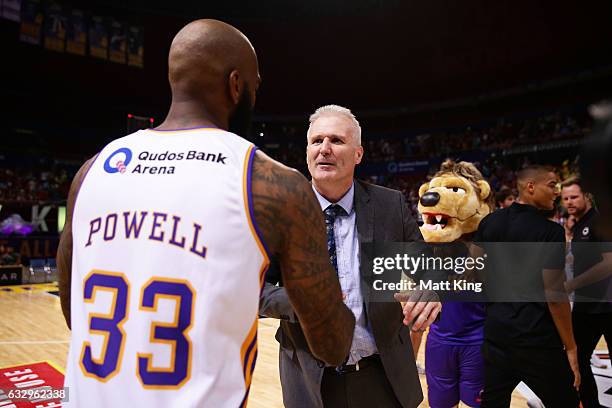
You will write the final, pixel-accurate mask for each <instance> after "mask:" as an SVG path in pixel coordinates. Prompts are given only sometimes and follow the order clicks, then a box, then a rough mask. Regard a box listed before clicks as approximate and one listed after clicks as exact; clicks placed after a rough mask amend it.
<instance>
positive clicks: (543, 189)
mask: <svg viewBox="0 0 612 408" xmlns="http://www.w3.org/2000/svg"><path fill="white" fill-rule="evenodd" d="M557 185H558V178H557V175H556V174H555V173H554V169H552V168H550V167H546V166H530V167H527V168H525V169H523V170H521V171H520V172H519V173H518V190H519V197H518V199H517V201H515V203H514V204H512V205H511V206H510V207H508V208H504V209H501V210H498V211H495V212H493V213H491V214H489V215H488V216H487V217H485V218H484V219H483V220H482V221H481V223H480V226H479V228H478V231H477V233H476V236H475V240H474V242H475V243H477V244H478V245H479V246H482V247H484V248H485V249H486V248H487V247H490V248H496V251H491V252H489V251H488V250H487V254H488V255H489V260H488V264H490V265H494V268H493V269H492V270H488V271H487V276H486V281H485V284H488V283H489V282H493V283H494V285H493V286H496V285H497V287H498V295H499V294H500V293H502V294H503V288H504V287H506V286H512V285H514V286H515V288H514V292H513V293H514V295H511V296H516V294H517V293H518V292H517V290H516V282H517V281H521V284H522V285H525V283H524V282H529V283H530V285H531V286H529V287H528V286H523V288H524V289H525V291H527V292H529V291H531V292H532V293H533V292H534V291H535V292H538V293H541V296H540V298H542V300H544V299H546V300H547V301H546V302H544V301H542V302H539V303H538V302H532V301H527V302H520V303H519V302H518V301H514V300H513V299H514V298H512V299H504V300H512V302H508V301H499V300H500V297H499V296H498V297H497V299H495V298H494V299H491V295H489V298H490V301H491V303H489V305H488V306H487V318H486V320H485V342H484V344H483V354H484V358H485V386H484V391H483V394H482V408H490V407H496V408H497V407H509V406H510V400H511V394H512V390H513V389H514V388H515V387H516V386H517V385H518V383H519V382H521V381H523V382H525V383H526V384H527V385H528V386H529V387H530V388H531V389H532V390H533V391H534V392H535V393H536V394H537V395H538V396H539V397H540V398H541V399H542V401H543V403H544V404H545V405H546V406H547V407H554V408H563V407H572V408H573V407H577V406H578V404H579V401H578V394H577V392H576V389H577V388H578V386H579V384H580V373H579V370H578V361H577V351H576V343H575V342H574V336H573V333H572V321H571V312H570V305H569V301H568V300H567V296H566V295H565V294H564V293H563V280H564V276H565V275H564V272H563V268H564V264H565V259H564V250H565V234H564V231H563V227H561V226H560V225H558V224H556V223H554V222H552V221H549V220H547V219H546V216H545V215H544V214H543V213H542V212H541V210H550V209H552V208H553V206H554V202H555V199H556V198H557V196H558V195H559V191H558V187H557ZM495 242H509V243H514V242H519V243H520V242H526V243H530V244H520V245H522V246H523V248H525V247H537V244H531V243H548V244H541V245H546V248H547V251H539V252H538V251H535V256H536V259H538V261H537V262H534V257H533V256H528V255H532V254H516V255H513V256H512V258H511V260H510V261H509V262H508V261H507V262H505V263H504V262H503V261H501V259H500V257H503V256H501V255H502V254H503V255H506V256H507V252H509V251H512V250H513V248H515V247H516V245H514V244H511V245H504V246H503V247H502V246H501V245H500V244H493V245H487V243H495ZM555 243H558V245H557V244H555ZM551 248H552V250H551ZM533 252H534V251H531V253H533ZM495 253H497V254H498V255H495ZM521 255H524V256H521ZM506 259H507V258H506ZM500 281H503V282H504V283H503V284H502V285H501V289H502V290H501V291H499V288H500V285H499V282H500ZM551 282H554V283H555V284H554V286H555V287H556V288H557V290H558V291H559V292H557V293H563V295H562V296H561V298H560V299H559V298H556V299H554V300H552V299H551V300H549V298H548V297H546V298H545V296H544V294H545V293H548V292H545V288H546V289H551V288H552V289H555V288H554V287H552V286H553V285H552V284H551ZM509 290H510V289H509ZM494 292H495V290H494ZM493 296H494V297H495V295H493ZM517 297H518V296H517ZM534 300H535V299H534Z"/></svg>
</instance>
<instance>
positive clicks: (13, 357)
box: [0, 287, 601, 408]
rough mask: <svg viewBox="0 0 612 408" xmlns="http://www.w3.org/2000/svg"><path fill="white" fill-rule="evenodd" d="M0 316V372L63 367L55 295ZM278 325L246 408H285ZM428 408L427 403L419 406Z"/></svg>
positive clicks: (10, 295)
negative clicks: (41, 364)
mask: <svg viewBox="0 0 612 408" xmlns="http://www.w3.org/2000/svg"><path fill="white" fill-rule="evenodd" d="M43 288H45V287H43ZM15 292H17V293H15ZM0 311H2V312H1V313H2V317H3V318H2V319H0V367H6V366H13V365H19V364H25V363H31V362H36V361H46V360H48V361H51V362H53V363H55V365H56V366H58V367H61V368H64V367H66V358H67V354H68V341H69V338H70V331H69V330H68V328H67V327H66V324H65V322H64V317H63V315H62V312H61V308H60V302H59V298H58V297H57V296H54V295H51V294H49V293H47V292H45V291H44V290H40V289H39V288H37V287H34V290H15V291H13V292H4V291H0ZM277 326H278V322H277V321H275V320H272V319H260V322H259V334H258V338H259V352H258V359H257V365H256V367H255V374H254V377H253V384H252V387H251V394H250V398H249V407H254V408H281V407H283V404H282V397H281V388H280V380H279V375H278V344H277V343H276V340H275V339H274V333H275V332H276V328H277ZM423 344H424V341H423ZM600 346H601V344H600ZM418 360H419V362H420V363H421V364H423V361H424V347H421V350H420V352H419V358H418ZM420 378H421V385H422V387H423V390H424V394H427V393H426V392H425V390H426V383H425V376H423V375H421V376H420ZM427 406H428V404H427V400H425V401H424V402H423V403H422V404H421V405H420V407H427ZM511 407H512V408H519V407H521V408H524V407H527V403H526V401H525V399H524V398H522V397H521V396H520V395H519V394H518V393H517V392H516V391H515V393H514V395H513V398H512V405H511Z"/></svg>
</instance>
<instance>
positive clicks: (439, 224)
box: [419, 160, 494, 242]
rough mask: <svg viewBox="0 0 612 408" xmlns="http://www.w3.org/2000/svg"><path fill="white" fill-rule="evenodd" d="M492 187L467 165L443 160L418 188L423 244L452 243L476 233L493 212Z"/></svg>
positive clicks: (475, 170) (471, 165)
mask: <svg viewBox="0 0 612 408" xmlns="http://www.w3.org/2000/svg"><path fill="white" fill-rule="evenodd" d="M493 206H494V202H493V195H492V194H491V187H490V186H489V183H487V182H486V181H485V180H484V178H483V177H482V174H481V173H480V171H478V169H477V168H476V167H475V166H474V165H473V164H472V163H468V162H459V163H456V162H454V161H452V160H446V161H445V162H444V163H442V165H441V166H440V171H438V172H437V173H436V174H435V175H434V177H433V178H432V179H431V180H430V181H429V183H425V184H423V185H422V186H421V188H419V212H420V213H421V214H422V215H423V226H422V227H421V233H422V234H423V238H425V241H426V242H452V241H455V240H457V239H459V238H461V236H462V235H465V234H469V233H471V232H474V231H476V229H478V224H479V223H480V220H482V219H483V218H484V217H485V216H486V215H487V214H489V213H490V212H491V211H492V210H493Z"/></svg>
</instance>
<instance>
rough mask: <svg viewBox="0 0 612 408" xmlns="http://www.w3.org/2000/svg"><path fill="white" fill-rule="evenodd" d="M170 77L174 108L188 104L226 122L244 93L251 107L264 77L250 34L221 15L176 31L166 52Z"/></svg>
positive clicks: (197, 110) (218, 121) (224, 123)
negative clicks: (220, 17) (261, 75)
mask: <svg viewBox="0 0 612 408" xmlns="http://www.w3.org/2000/svg"><path fill="white" fill-rule="evenodd" d="M168 78H169V81H170V87H171V89H172V103H173V108H174V109H177V108H180V109H181V110H185V109H184V108H185V107H186V106H187V107H189V109H187V110H188V111H189V112H194V111H195V112H201V113H202V114H206V115H207V116H209V119H211V120H213V121H214V122H216V124H217V125H218V126H219V127H225V128H226V127H227V123H228V122H229V119H231V116H232V114H233V113H234V111H235V110H236V108H237V106H238V105H239V103H240V102H241V99H243V98H247V101H246V102H244V103H247V104H248V107H249V108H250V109H252V108H253V106H254V104H255V92H256V90H257V87H258V86H259V82H260V79H259V68H258V63H257V55H256V54H255V50H254V49H253V46H252V45H251V43H250V41H249V40H248V38H247V37H246V36H245V35H244V34H242V33H241V32H240V31H238V30H237V29H236V28H234V27H232V26H231V25H229V24H226V23H223V22H221V21H217V20H196V21H193V22H191V23H189V24H187V25H186V26H185V27H183V28H182V29H181V30H180V31H179V32H178V34H177V35H176V36H175V37H174V40H173V41H172V45H171V47H170V54H169V56H168ZM179 104H180V107H179ZM171 112H172V108H171ZM183 113H184V112H183ZM224 125H225V126H224Z"/></svg>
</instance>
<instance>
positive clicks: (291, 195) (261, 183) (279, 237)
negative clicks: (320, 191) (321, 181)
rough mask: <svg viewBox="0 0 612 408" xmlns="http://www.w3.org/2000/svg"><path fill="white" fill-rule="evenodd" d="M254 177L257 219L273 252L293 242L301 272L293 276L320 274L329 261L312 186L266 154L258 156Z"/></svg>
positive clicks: (294, 261)
mask: <svg viewBox="0 0 612 408" xmlns="http://www.w3.org/2000/svg"><path fill="white" fill-rule="evenodd" d="M252 175H253V176H252V177H253V179H252V186H253V204H254V209H255V216H256V219H257V223H258V225H259V227H260V229H261V230H262V234H263V236H264V239H265V240H266V243H267V244H268V246H269V247H270V251H272V252H273V253H278V252H280V251H286V250H287V249H289V248H286V247H285V245H287V244H288V243H291V246H292V247H291V248H290V251H289V252H290V253H291V267H292V269H293V267H295V269H296V270H295V271H293V272H298V271H299V272H298V273H297V274H294V273H292V274H291V276H293V277H296V278H297V277H299V276H300V275H310V274H313V273H317V272H319V271H320V270H321V265H320V262H321V259H323V261H324V262H329V261H328V259H327V256H326V254H327V244H326V241H325V237H324V231H325V226H324V223H323V215H322V212H321V207H320V206H319V204H318V203H317V202H316V198H315V196H314V193H313V191H312V187H311V185H310V183H308V181H307V180H306V178H305V177H304V176H303V175H301V174H300V173H299V172H297V171H296V170H294V169H290V168H288V167H284V166H282V165H280V164H279V163H277V162H274V161H273V160H271V159H269V158H267V157H266V156H264V155H262V156H261V157H258V155H256V156H255V160H254V163H253V172H252ZM318 255H321V256H318Z"/></svg>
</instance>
